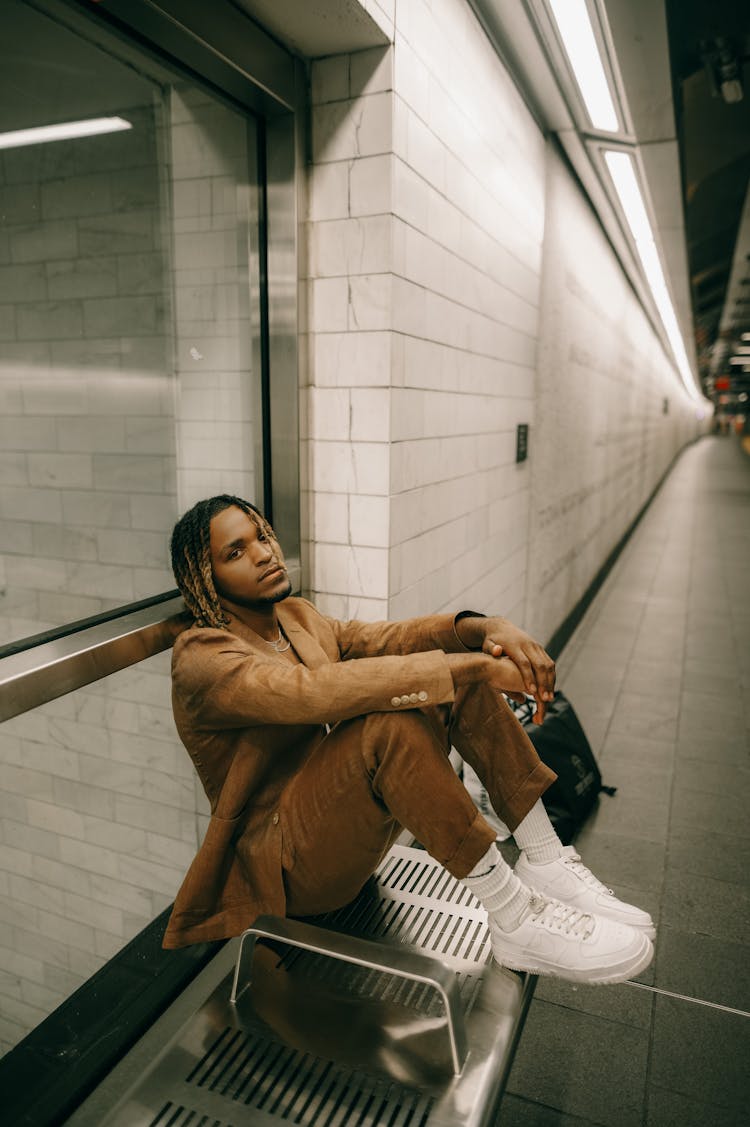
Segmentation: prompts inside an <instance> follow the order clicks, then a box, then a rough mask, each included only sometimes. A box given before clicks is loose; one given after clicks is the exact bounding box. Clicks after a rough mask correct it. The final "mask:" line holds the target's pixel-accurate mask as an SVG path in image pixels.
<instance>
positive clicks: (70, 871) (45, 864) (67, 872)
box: [32, 857, 91, 896]
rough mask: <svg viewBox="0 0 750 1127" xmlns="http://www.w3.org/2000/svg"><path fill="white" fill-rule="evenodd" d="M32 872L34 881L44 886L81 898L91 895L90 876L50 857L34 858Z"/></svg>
mask: <svg viewBox="0 0 750 1127" xmlns="http://www.w3.org/2000/svg"><path fill="white" fill-rule="evenodd" d="M32 872H33V876H34V879H35V880H38V881H42V882H43V883H44V884H48V885H52V886H53V887H54V888H61V889H64V890H67V891H68V892H75V893H77V894H78V895H80V896H88V895H89V891H90V887H91V885H90V876H89V874H88V873H86V872H83V870H82V869H76V868H73V866H72V865H63V864H62V863H61V862H60V861H53V860H51V859H50V858H49V857H34V859H33V866H32Z"/></svg>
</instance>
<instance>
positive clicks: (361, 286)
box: [347, 274, 397, 331]
mask: <svg viewBox="0 0 750 1127" xmlns="http://www.w3.org/2000/svg"><path fill="white" fill-rule="evenodd" d="M396 280H397V279H392V278H391V275H390V274H364V275H361V276H357V277H352V278H350V279H349V286H348V322H347V327H348V328H349V329H350V330H365V331H369V330H376V331H377V330H382V329H389V328H391V325H392V324H393V323H394V322H395V316H394V311H393V310H392V308H391V302H392V300H393V298H394V297H395V292H396V291H395V286H393V285H392V282H395V281H396Z"/></svg>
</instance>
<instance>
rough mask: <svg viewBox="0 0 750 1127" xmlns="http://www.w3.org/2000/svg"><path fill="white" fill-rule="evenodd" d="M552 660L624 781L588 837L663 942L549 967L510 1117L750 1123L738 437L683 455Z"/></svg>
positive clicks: (749, 720)
mask: <svg viewBox="0 0 750 1127" xmlns="http://www.w3.org/2000/svg"><path fill="white" fill-rule="evenodd" d="M558 669H559V678H558V681H559V684H560V687H561V688H563V689H564V690H565V691H566V692H567V693H568V695H569V696H570V698H571V699H572V701H573V703H574V705H575V707H576V709H577V710H578V711H579V713H580V716H581V719H582V721H583V723H584V727H585V729H586V731H587V734H588V736H589V739H590V740H591V743H592V746H593V748H594V750H595V752H596V753H597V757H598V759H599V762H600V765H601V769H602V775H603V780H604V782H605V783H609V784H612V785H614V786H617V788H618V790H617V794H616V796H615V797H612V798H609V797H607V796H606V795H603V796H602V797H601V799H600V804H599V808H598V810H597V812H596V813H595V815H594V816H593V817H592V818H591V820H590V821H589V822H588V823H587V825H586V826H585V827H584V829H583V830H582V832H581V833H580V835H579V837H578V841H577V844H578V847H579V848H580V850H581V852H582V854H583V857H584V860H585V861H586V862H587V863H588V864H589V865H590V867H591V868H592V869H593V870H594V871H595V872H596V873H597V875H598V876H599V877H601V878H602V879H603V880H605V881H606V882H607V883H610V884H611V885H612V886H613V887H614V888H615V889H616V891H618V892H619V893H620V894H621V895H623V896H624V898H626V899H631V900H632V901H633V902H635V903H637V904H640V905H642V906H643V907H646V908H648V909H649V911H650V912H651V913H652V915H653V916H654V919H655V921H656V922H657V926H658V935H657V940H656V958H655V961H654V964H653V965H652V966H651V967H650V968H649V970H648V971H647V972H646V973H645V974H644V975H643V976H642V983H643V985H641V986H637V985H632V984H629V983H626V984H622V985H619V986H606V987H575V986H573V985H570V984H568V983H563V982H559V981H558V982H555V981H553V980H550V979H546V980H545V979H540V980H539V984H538V988H537V991H536V995H535V998H534V1001H533V1002H532V1005H531V1010H530V1013H529V1018H528V1021H527V1024H526V1028H525V1030H524V1034H523V1037H522V1039H521V1044H520V1046H519V1049H518V1052H517V1055H516V1059H515V1063H514V1065H513V1069H512V1072H511V1075H510V1080H509V1084H508V1089H507V1094H506V1096H505V1097H504V1100H503V1104H502V1107H501V1111H500V1116H499V1119H498V1121H497V1127H553V1125H554V1127H574V1125H581V1127H583V1125H588V1124H603V1125H606V1127H636V1125H638V1127H641V1125H648V1127H698V1125H700V1127H707V1125H710V1127H729V1125H730V1124H731V1125H732V1127H734V1125H739V1124H741V1123H742V1124H745V1123H748V1122H750V1020H748V1019H750V906H749V904H748V899H749V898H748V885H749V883H750V816H749V813H750V772H749V770H748V747H749V746H750V741H749V738H748V736H749V725H750V456H748V454H746V453H745V452H744V451H743V449H742V447H741V445H740V443H739V441H738V440H737V439H736V438H735V437H734V436H731V437H724V438H719V437H712V438H705V439H702V440H701V441H700V442H698V443H697V444H695V445H693V446H691V447H689V448H688V449H687V450H685V451H684V452H683V453H682V455H681V456H680V458H679V459H678V461H677V462H676V464H675V466H674V467H673V469H672V471H671V473H670V474H669V476H668V478H667V479H666V481H665V482H664V484H663V486H662V488H661V490H660V491H659V493H658V494H657V496H656V498H655V500H654V502H653V503H652V505H651V506H650V508H649V509H648V511H647V513H646V514H645V516H644V518H643V520H642V521H641V522H640V524H639V526H638V527H637V529H636V531H635V533H634V534H633V536H632V537H631V539H630V541H629V543H628V545H627V547H626V549H625V551H624V552H623V553H622V555H621V556H620V558H619V560H618V562H617V564H616V565H615V567H614V568H613V570H612V572H611V573H610V575H609V576H608V578H607V581H606V583H605V584H604V586H603V587H602V589H601V590H600V592H599V594H598V595H597V597H596V599H595V601H594V602H593V604H592V605H591V607H590V608H589V610H588V612H587V614H586V617H585V619H584V620H583V621H582V623H581V624H580V626H579V628H578V630H577V631H576V633H575V635H574V637H573V638H572V639H571V641H570V643H569V644H568V646H567V647H566V650H565V652H564V654H563V655H562V657H561V660H560V662H559V665H558ZM644 986H648V987H649V989H646V988H644Z"/></svg>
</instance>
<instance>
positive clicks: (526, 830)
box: [513, 798, 563, 865]
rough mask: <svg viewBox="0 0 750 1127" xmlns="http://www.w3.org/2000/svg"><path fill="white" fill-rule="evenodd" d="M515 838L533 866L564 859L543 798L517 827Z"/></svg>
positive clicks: (561, 846) (561, 845)
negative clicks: (559, 858) (560, 858)
mask: <svg viewBox="0 0 750 1127" xmlns="http://www.w3.org/2000/svg"><path fill="white" fill-rule="evenodd" d="M513 837H514V838H515V839H516V845H517V846H518V848H519V849H523V851H524V853H525V854H526V856H527V857H528V859H529V861H531V863H532V865H541V864H544V862H545V861H555V860H557V858H558V857H562V851H563V844H562V842H561V841H560V838H559V837H558V836H557V834H556V833H555V830H554V827H553V825H552V823H551V822H550V820H549V815H548V813H547V811H546V810H545V809H544V803H543V802H542V800H541V798H538V799H537V800H536V802H535V803H534V805H533V806H532V807H531V810H529V812H528V814H527V815H526V817H525V818H524V819H523V821H522V822H520V823H519V824H518V825H517V826H516V828H515V829H514V831H513Z"/></svg>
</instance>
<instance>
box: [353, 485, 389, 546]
mask: <svg viewBox="0 0 750 1127" xmlns="http://www.w3.org/2000/svg"><path fill="white" fill-rule="evenodd" d="M389 524H390V502H389V499H388V498H387V497H364V496H359V495H357V494H355V493H352V494H350V496H349V537H350V541H351V543H352V544H361V545H363V546H366V547H372V548H387V547H388V545H389V542H390V539H389V538H390V530H389Z"/></svg>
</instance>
